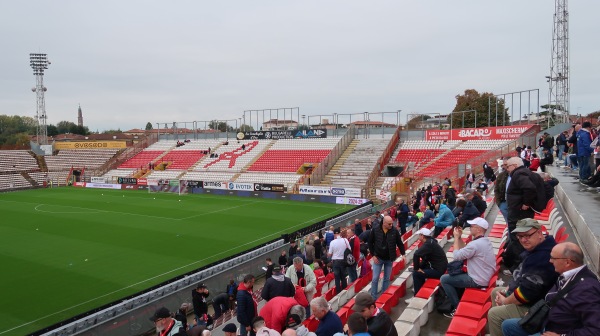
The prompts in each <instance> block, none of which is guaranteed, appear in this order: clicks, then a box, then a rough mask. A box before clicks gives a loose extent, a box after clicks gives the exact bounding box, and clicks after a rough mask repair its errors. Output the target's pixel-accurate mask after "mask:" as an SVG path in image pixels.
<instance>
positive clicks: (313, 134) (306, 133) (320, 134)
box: [237, 128, 327, 140]
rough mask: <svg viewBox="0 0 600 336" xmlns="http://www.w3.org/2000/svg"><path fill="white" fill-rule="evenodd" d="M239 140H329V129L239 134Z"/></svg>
mask: <svg viewBox="0 0 600 336" xmlns="http://www.w3.org/2000/svg"><path fill="white" fill-rule="evenodd" d="M237 138H238V140H249V139H251V140H256V139H267V140H270V139H274V140H278V139H313V138H327V129H325V128H323V129H310V130H294V131H289V130H288V131H253V132H239V133H238V134H237Z"/></svg>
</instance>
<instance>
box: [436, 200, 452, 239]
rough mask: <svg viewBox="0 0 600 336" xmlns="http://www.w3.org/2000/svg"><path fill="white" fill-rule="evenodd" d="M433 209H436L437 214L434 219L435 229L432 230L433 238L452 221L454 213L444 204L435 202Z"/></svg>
mask: <svg viewBox="0 0 600 336" xmlns="http://www.w3.org/2000/svg"><path fill="white" fill-rule="evenodd" d="M435 209H436V210H437V211H438V215H437V217H436V218H435V219H434V223H435V231H434V232H433V238H436V237H437V236H438V235H439V234H440V232H442V231H443V230H444V229H445V228H446V227H448V226H450V225H452V223H453V222H454V215H453V214H452V211H451V210H450V209H449V208H448V206H446V204H436V205H435Z"/></svg>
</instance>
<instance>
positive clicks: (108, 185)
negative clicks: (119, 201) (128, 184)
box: [85, 183, 121, 189]
mask: <svg viewBox="0 0 600 336" xmlns="http://www.w3.org/2000/svg"><path fill="white" fill-rule="evenodd" d="M85 187H86V188H96V189H121V185H120V184H112V183H86V184H85Z"/></svg>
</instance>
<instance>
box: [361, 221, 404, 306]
mask: <svg viewBox="0 0 600 336" xmlns="http://www.w3.org/2000/svg"><path fill="white" fill-rule="evenodd" d="M392 225H393V221H392V217H390V216H385V217H384V218H383V222H382V223H381V225H379V226H378V227H374V228H373V230H371V234H370V236H369V251H371V254H372V255H373V258H371V260H372V262H373V280H372V281H371V296H373V297H374V298H377V297H379V293H378V292H377V289H378V287H379V275H380V274H381V271H382V269H383V284H382V286H381V292H384V291H385V290H386V289H387V288H388V287H389V285H390V275H391V274H392V263H393V261H394V260H395V259H396V257H397V256H396V246H397V247H398V248H399V249H400V254H402V255H403V256H404V254H405V249H404V243H403V242H402V239H401V238H400V232H398V231H397V230H394V228H393V226H392Z"/></svg>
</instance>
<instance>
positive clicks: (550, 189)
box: [539, 173, 558, 200]
mask: <svg viewBox="0 0 600 336" xmlns="http://www.w3.org/2000/svg"><path fill="white" fill-rule="evenodd" d="M539 174H540V176H541V177H542V179H544V190H545V192H546V199H547V200H550V199H551V198H553V197H554V187H556V186H557V185H558V180H557V179H556V178H554V177H552V176H550V174H548V173H539Z"/></svg>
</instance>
